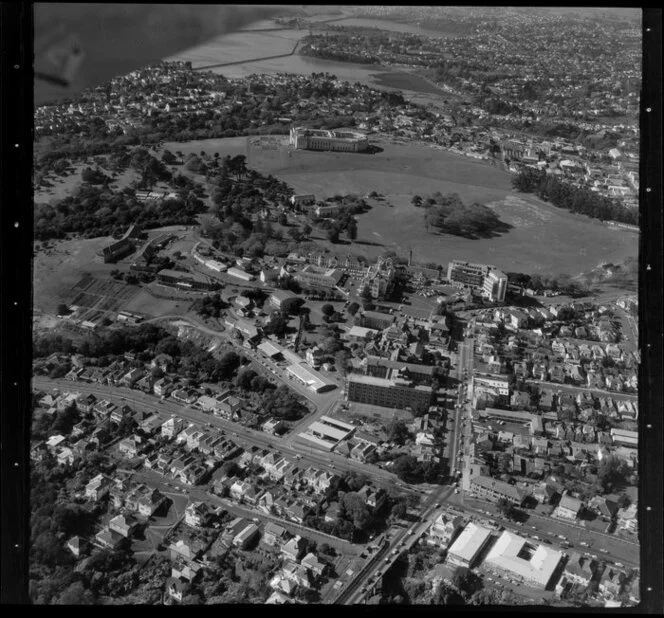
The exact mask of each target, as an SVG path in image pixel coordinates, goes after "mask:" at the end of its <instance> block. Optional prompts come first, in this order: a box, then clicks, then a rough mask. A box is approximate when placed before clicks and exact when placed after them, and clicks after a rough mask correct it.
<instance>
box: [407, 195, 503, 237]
mask: <svg viewBox="0 0 664 618" xmlns="http://www.w3.org/2000/svg"><path fill="white" fill-rule="evenodd" d="M411 202H412V204H413V205H414V206H416V207H420V206H423V207H424V208H425V209H426V210H425V213H424V224H425V226H426V229H427V231H428V230H429V228H430V227H435V228H436V229H438V231H440V232H442V233H444V234H453V235H455V236H463V237H464V238H488V237H492V236H495V235H497V234H502V233H504V232H506V231H508V230H509V229H510V228H511V226H510V225H509V224H507V223H505V222H503V221H501V220H500V219H499V218H498V217H497V216H496V214H495V213H494V212H493V210H491V209H490V208H488V207H486V206H484V205H483V204H478V203H473V204H471V205H470V206H467V205H465V204H464V203H463V201H462V200H461V198H460V197H459V195H458V194H456V193H450V194H447V195H443V194H442V193H440V192H436V193H434V194H433V195H432V196H431V197H428V198H426V199H425V200H422V198H421V197H420V196H419V195H415V196H413V199H412V200H411Z"/></svg>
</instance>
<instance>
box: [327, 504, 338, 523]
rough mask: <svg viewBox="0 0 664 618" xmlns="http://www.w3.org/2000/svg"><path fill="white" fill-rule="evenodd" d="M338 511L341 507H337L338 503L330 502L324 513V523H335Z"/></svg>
mask: <svg viewBox="0 0 664 618" xmlns="http://www.w3.org/2000/svg"><path fill="white" fill-rule="evenodd" d="M340 510H341V507H340V506H339V503H338V502H330V504H329V506H328V507H327V510H326V511H325V521H326V522H330V523H334V522H335V521H337V519H339V513H340Z"/></svg>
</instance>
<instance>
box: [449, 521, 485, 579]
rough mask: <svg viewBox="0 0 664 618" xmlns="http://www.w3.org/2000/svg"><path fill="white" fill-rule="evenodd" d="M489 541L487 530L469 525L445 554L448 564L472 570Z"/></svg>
mask: <svg viewBox="0 0 664 618" xmlns="http://www.w3.org/2000/svg"><path fill="white" fill-rule="evenodd" d="M490 539H491V532H490V531H489V530H487V529H486V528H483V527H482V526H478V525H476V524H474V523H472V522H471V523H469V524H468V525H467V526H466V527H465V528H464V529H463V531H462V532H461V534H460V535H459V536H458V537H457V538H456V541H454V543H452V545H451V547H450V549H449V551H448V552H447V560H448V562H450V563H451V564H454V565H456V566H460V567H467V568H469V569H471V568H473V566H475V563H476V562H477V559H478V557H479V555H480V554H481V553H482V550H483V549H484V548H485V547H486V546H487V544H488V542H489V540H490Z"/></svg>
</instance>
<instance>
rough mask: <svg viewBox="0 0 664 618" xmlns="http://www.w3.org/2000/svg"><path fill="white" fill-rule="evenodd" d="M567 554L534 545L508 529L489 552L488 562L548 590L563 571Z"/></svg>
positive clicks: (486, 561) (487, 563) (485, 561)
mask: <svg viewBox="0 0 664 618" xmlns="http://www.w3.org/2000/svg"><path fill="white" fill-rule="evenodd" d="M562 558H563V554H562V552H560V551H557V550H555V549H552V548H549V547H546V546H545V545H539V544H534V543H531V542H530V541H528V540H527V539H524V538H522V537H520V536H519V535H517V534H514V533H512V532H508V531H507V530H505V531H504V532H503V533H502V534H501V535H500V537H499V538H498V540H497V541H496V542H495V543H494V545H493V547H492V548H491V550H490V551H489V553H488V554H487V557H486V559H485V560H484V564H485V565H486V566H489V567H491V568H494V569H497V570H500V571H502V572H504V573H508V574H510V575H512V576H515V577H518V578H519V579H520V580H522V581H523V582H524V583H527V584H530V585H534V586H537V587H538V588H543V589H546V588H547V587H549V586H550V584H551V583H552V579H553V577H554V574H555V573H556V572H557V571H558V570H559V568H558V567H559V566H560V563H561V561H562Z"/></svg>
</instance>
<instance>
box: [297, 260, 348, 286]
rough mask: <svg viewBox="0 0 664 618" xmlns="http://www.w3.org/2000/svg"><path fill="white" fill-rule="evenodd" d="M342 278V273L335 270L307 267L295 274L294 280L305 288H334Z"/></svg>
mask: <svg viewBox="0 0 664 618" xmlns="http://www.w3.org/2000/svg"><path fill="white" fill-rule="evenodd" d="M343 276H344V273H343V272H342V271H341V270H339V269H337V268H329V269H323V268H317V267H316V266H312V265H308V266H305V267H304V268H303V269H302V270H301V271H300V272H298V273H296V275H295V279H296V281H298V282H299V283H300V284H301V285H303V286H305V287H316V288H335V287H336V286H337V285H339V281H341V278H342V277H343Z"/></svg>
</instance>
